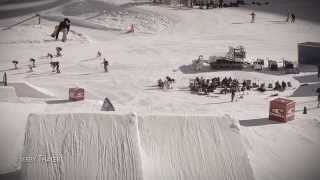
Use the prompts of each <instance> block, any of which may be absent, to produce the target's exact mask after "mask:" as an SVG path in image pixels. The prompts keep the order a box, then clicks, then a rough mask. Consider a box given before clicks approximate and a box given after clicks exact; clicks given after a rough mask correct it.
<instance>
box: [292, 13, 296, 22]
mask: <svg viewBox="0 0 320 180" xmlns="http://www.w3.org/2000/svg"><path fill="white" fill-rule="evenodd" d="M295 21H296V15H294V14H293V13H292V14H291V23H294V22H295Z"/></svg>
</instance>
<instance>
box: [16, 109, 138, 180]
mask: <svg viewBox="0 0 320 180" xmlns="http://www.w3.org/2000/svg"><path fill="white" fill-rule="evenodd" d="M137 141H138V136H137V127H136V123H135V119H134V118H132V117H131V115H105V114H59V115H30V117H29V119H28V124H27V130H26V136H25V149H24V155H23V157H24V158H25V159H24V161H23V162H22V177H23V178H24V179H32V180H37V179H38V180H43V179H79V180H80V179H84V180H87V179H110V180H111V179H119V180H125V179H142V169H141V158H140V153H139V147H138V144H137V143H136V142H137Z"/></svg>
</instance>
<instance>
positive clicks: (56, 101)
mask: <svg viewBox="0 0 320 180" xmlns="http://www.w3.org/2000/svg"><path fill="white" fill-rule="evenodd" d="M70 102H73V101H70V100H69V99H60V100H49V101H46V103H47V104H64V103H70Z"/></svg>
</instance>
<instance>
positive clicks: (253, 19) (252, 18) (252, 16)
mask: <svg viewBox="0 0 320 180" xmlns="http://www.w3.org/2000/svg"><path fill="white" fill-rule="evenodd" d="M250 15H251V23H254V21H255V18H256V14H255V13H254V12H253V11H252V13H251V14H250Z"/></svg>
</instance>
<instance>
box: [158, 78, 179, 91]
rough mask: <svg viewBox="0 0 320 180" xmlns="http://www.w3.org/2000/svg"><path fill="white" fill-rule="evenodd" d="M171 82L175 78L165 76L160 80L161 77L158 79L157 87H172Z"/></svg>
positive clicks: (173, 81)
mask: <svg viewBox="0 0 320 180" xmlns="http://www.w3.org/2000/svg"><path fill="white" fill-rule="evenodd" d="M173 83H175V79H174V78H172V77H170V76H167V77H166V78H164V80H162V79H161V78H160V79H159V80H158V87H159V88H160V89H173V86H172V85H173Z"/></svg>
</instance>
